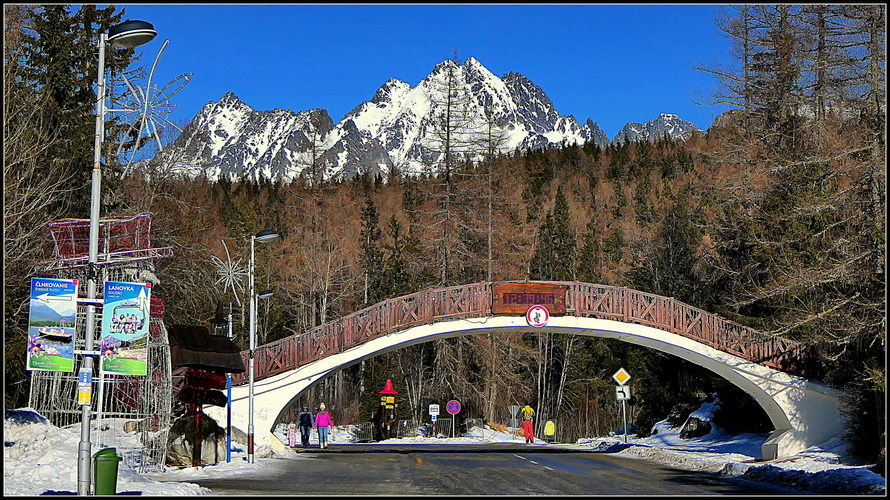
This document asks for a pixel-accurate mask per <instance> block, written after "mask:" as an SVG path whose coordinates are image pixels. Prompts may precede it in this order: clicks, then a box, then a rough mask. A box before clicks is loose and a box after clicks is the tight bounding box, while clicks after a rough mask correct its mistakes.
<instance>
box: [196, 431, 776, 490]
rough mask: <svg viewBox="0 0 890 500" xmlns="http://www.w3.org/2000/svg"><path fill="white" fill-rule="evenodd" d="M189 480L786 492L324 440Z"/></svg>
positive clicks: (561, 461)
mask: <svg viewBox="0 0 890 500" xmlns="http://www.w3.org/2000/svg"><path fill="white" fill-rule="evenodd" d="M189 482H194V483H197V484H199V485H201V486H204V487H207V488H210V489H211V491H212V492H213V494H215V495H363V496H372V495H682V496H686V495H777V494H786V495H787V494H793V492H789V491H788V490H782V489H779V488H773V487H770V486H766V485H760V484H756V483H751V482H747V481H740V480H738V479H734V478H729V477H726V476H719V475H716V474H709V473H700V472H687V471H678V470H672V469H669V468H666V467H664V466H663V465H660V464H656V463H653V462H648V461H645V460H633V459H624V458H618V457H615V456H613V455H610V454H606V453H593V452H579V451H576V450H564V449H559V448H556V447H547V446H523V445H515V446H514V445H509V444H486V445H450V446H447V445H443V446H437V445H413V446H412V445H398V446H392V445H387V446H385V447H384V446H381V445H354V444H350V445H330V447H329V448H327V449H325V450H318V449H309V450H299V451H298V457H297V458H293V459H290V458H282V459H279V460H276V461H275V462H274V465H273V466H272V467H270V468H269V470H268V473H267V474H265V475H264V476H262V477H260V476H254V475H251V476H249V477H248V476H243V475H240V476H238V477H234V478H231V479H219V478H213V479H190V480H189Z"/></svg>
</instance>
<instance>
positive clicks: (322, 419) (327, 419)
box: [315, 403, 334, 448]
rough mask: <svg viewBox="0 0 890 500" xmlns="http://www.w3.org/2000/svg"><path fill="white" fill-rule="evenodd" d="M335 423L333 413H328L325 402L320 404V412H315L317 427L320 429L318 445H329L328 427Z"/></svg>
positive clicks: (324, 446) (325, 446)
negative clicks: (332, 417)
mask: <svg viewBox="0 0 890 500" xmlns="http://www.w3.org/2000/svg"><path fill="white" fill-rule="evenodd" d="M332 425H334V422H333V421H332V420H331V414H330V413H328V410H327V408H326V407H325V405H324V403H322V404H320V405H318V413H316V414H315V428H316V429H318V447H319V448H327V447H328V427H330V426H332Z"/></svg>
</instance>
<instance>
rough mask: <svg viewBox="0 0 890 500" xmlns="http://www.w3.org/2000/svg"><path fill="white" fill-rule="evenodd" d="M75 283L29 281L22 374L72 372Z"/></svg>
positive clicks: (59, 280) (69, 281) (75, 325)
mask: <svg viewBox="0 0 890 500" xmlns="http://www.w3.org/2000/svg"><path fill="white" fill-rule="evenodd" d="M76 323H77V280H63V279H54V278H31V301H30V311H29V316H28V354H27V356H28V359H27V363H26V365H25V369H26V370H39V371H53V372H73V371H74V331H75V329H76V327H77V324H76Z"/></svg>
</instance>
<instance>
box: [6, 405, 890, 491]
mask: <svg viewBox="0 0 890 500" xmlns="http://www.w3.org/2000/svg"><path fill="white" fill-rule="evenodd" d="M703 410H707V409H706V408H703ZM706 413H707V411H703V412H702V413H699V414H698V415H699V416H702V415H704V414H706ZM656 430H657V433H655V434H653V435H652V436H650V437H647V438H638V437H636V436H633V435H630V436H627V443H625V436H623V435H614V434H612V435H609V436H606V437H600V438H593V439H581V440H578V441H577V442H576V443H549V444H544V443H543V442H542V441H540V440H538V442H537V443H536V444H535V445H527V446H551V447H558V448H563V449H567V450H578V451H594V452H606V453H614V454H615V455H616V456H620V457H626V458H632V459H645V460H652V461H656V462H660V463H664V464H665V465H668V466H670V467H673V468H677V469H682V470H691V471H706V472H716V473H720V474H726V475H730V476H735V477H741V478H744V479H749V480H753V481H759V482H766V483H771V484H776V485H781V486H784V487H787V488H790V489H792V490H795V491H801V492H810V493H818V494H832V495H834V494H839V495H844V494H859V495H861V494H869V495H886V480H885V479H884V478H883V477H881V476H880V475H878V474H875V473H873V472H871V471H870V470H869V469H868V467H869V465H868V464H861V463H857V462H855V461H854V460H853V459H852V458H851V457H850V456H849V455H848V447H847V445H846V443H844V442H842V441H839V440H830V441H828V442H826V443H822V444H821V445H819V446H813V447H811V448H809V449H807V450H804V451H803V452H801V453H799V454H798V455H795V456H793V457H787V458H784V459H780V460H775V461H771V462H755V459H756V457H758V456H759V455H760V445H761V444H762V443H763V442H764V440H765V439H766V436H765V435H752V434H743V435H735V436H733V435H728V434H726V433H724V432H722V431H720V430H719V429H715V430H712V431H711V433H710V434H708V435H707V436H704V437H700V438H695V439H680V438H679V436H678V431H677V429H674V428H671V427H670V426H669V425H667V423H666V422H660V423H658V424H657V425H656ZM3 431H4V441H5V442H4V449H3V495H4V496H13V495H14V496H33V495H41V494H75V493H76V492H77V447H78V443H79V441H80V425H79V424H77V425H74V426H69V427H65V428H58V427H55V426H54V425H52V424H50V423H49V422H48V421H47V420H46V419H45V418H43V417H42V416H40V415H38V414H37V413H36V412H34V411H33V410H31V409H28V408H23V409H20V410H12V411H7V412H6V418H5V420H4V423H3ZM333 431H334V432H332V435H331V443H332V444H334V445H340V444H347V443H350V442H354V438H353V437H352V436H351V435H350V434H349V433H348V432H346V430H345V428H338V429H334V430H333ZM134 434H135V433H134ZM125 439H129V438H124V437H122V438H121V441H119V442H121V443H125V442H126V441H125ZM132 439H138V438H136V437H135V436H133V437H132ZM313 442H316V441H314V439H313ZM509 442H512V443H517V444H519V443H522V439H521V438H518V437H515V436H511V435H510V434H509V433H506V432H498V431H495V430H492V429H490V428H488V427H485V428H484V429H479V428H475V429H473V431H472V432H471V433H469V434H466V435H463V436H461V437H457V438H435V437H422V436H418V437H410V438H399V439H388V440H385V441H382V442H380V443H378V444H380V445H382V446H385V445H388V444H483V443H509ZM524 446H525V445H524ZM96 451H98V448H96V446H95V444H94V446H93V448H92V453H95V452H96ZM282 458H290V459H302V458H303V457H301V455H300V454H298V453H295V452H292V451H288V450H286V451H284V452H275V451H273V450H271V449H270V448H268V447H257V449H256V450H255V463H253V464H249V463H247V454H246V450H245V449H244V447H243V446H241V445H238V444H236V443H233V452H232V461H231V462H229V463H226V462H225V461H223V462H220V463H219V464H215V465H208V466H204V467H168V468H167V471H165V472H163V473H147V474H139V473H138V472H136V471H135V470H134V469H132V468H129V467H127V466H126V465H124V462H120V469H119V472H118V479H117V492H118V494H141V495H152V496H154V495H157V496H166V495H172V496H187V495H210V494H212V491H211V490H209V489H207V488H203V487H201V486H198V485H197V484H194V483H192V482H190V481H195V480H198V479H201V478H212V477H223V476H226V477H231V476H234V475H251V474H255V473H261V472H263V471H265V470H267V469H268V468H270V467H274V466H275V464H276V463H280V462H278V460H281V459H282Z"/></svg>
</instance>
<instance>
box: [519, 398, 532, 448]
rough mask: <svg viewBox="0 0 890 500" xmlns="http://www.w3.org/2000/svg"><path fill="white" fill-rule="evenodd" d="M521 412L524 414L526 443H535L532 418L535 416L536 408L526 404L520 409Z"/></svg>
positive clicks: (523, 424) (523, 423)
mask: <svg viewBox="0 0 890 500" xmlns="http://www.w3.org/2000/svg"><path fill="white" fill-rule="evenodd" d="M519 413H521V414H522V432H523V434H525V444H529V443H532V444H534V442H535V430H534V425H533V424H532V419H533V418H534V416H535V410H533V409H532V407H531V406H529V405H525V407H524V408H523V409H521V410H519Z"/></svg>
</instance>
